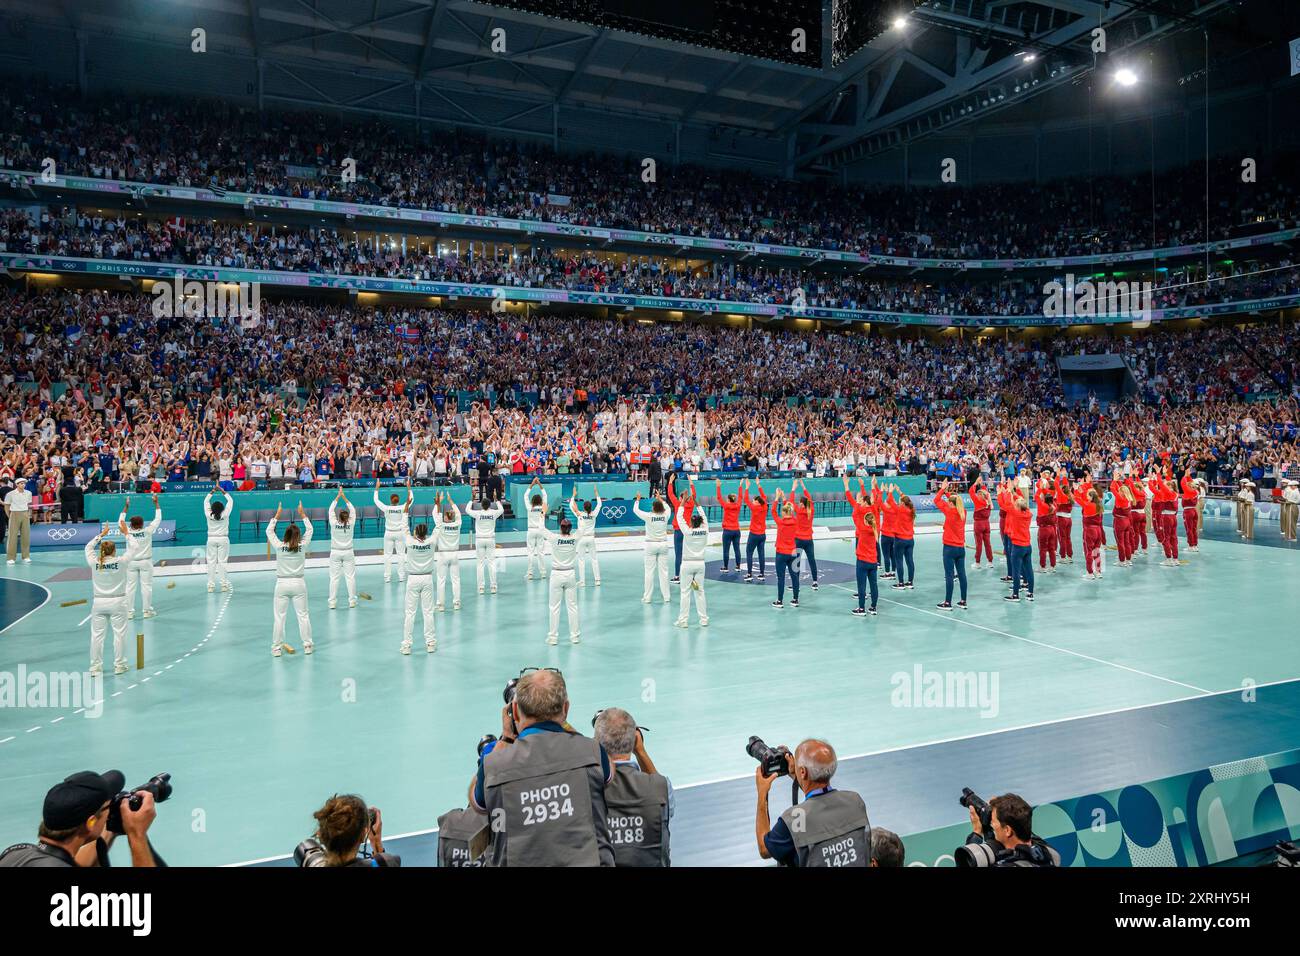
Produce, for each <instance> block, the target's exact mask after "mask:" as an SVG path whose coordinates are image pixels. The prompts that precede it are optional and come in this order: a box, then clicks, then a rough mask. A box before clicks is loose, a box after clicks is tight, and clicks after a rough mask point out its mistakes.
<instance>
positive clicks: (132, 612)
mask: <svg viewBox="0 0 1300 956" xmlns="http://www.w3.org/2000/svg"><path fill="white" fill-rule="evenodd" d="M9 563H10V564H13V562H12V561H10V562H9ZM126 619H127V620H128V621H134V620H135V608H131V610H129V611H127V612H126Z"/></svg>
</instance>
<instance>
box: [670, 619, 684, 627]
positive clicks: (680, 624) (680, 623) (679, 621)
mask: <svg viewBox="0 0 1300 956" xmlns="http://www.w3.org/2000/svg"><path fill="white" fill-rule="evenodd" d="M673 624H674V626H676V627H686V624H687V622H686V619H685V618H681V617H679V618H678V619H677V620H675V621H673Z"/></svg>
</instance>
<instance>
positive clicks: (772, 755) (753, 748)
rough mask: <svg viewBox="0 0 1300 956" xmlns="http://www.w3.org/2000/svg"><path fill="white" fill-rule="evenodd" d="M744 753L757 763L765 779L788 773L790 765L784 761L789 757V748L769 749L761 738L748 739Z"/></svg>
mask: <svg viewBox="0 0 1300 956" xmlns="http://www.w3.org/2000/svg"><path fill="white" fill-rule="evenodd" d="M745 753H747V754H749V755H750V756H751V757H753V758H754V759H755V760H757V761H758V762H759V765H760V766H761V767H762V768H763V776H765V777H771V776H777V777H784V776H787V775H788V774H789V773H790V763H789V761H787V760H786V758H787V757H788V756H789V755H790V748H789V747H785V746H780V747H769V746H768V745H767V744H765V743H764V742H763V739H762V738H761V737H750V738H749V743H748V744H746V745H745Z"/></svg>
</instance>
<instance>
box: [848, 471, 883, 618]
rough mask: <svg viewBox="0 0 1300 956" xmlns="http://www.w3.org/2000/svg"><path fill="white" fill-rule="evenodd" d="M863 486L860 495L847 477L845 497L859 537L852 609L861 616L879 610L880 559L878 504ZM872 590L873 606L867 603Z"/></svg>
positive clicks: (856, 536) (857, 540) (855, 536)
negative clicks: (877, 608) (878, 571)
mask: <svg viewBox="0 0 1300 956" xmlns="http://www.w3.org/2000/svg"><path fill="white" fill-rule="evenodd" d="M858 487H859V488H860V489H861V491H860V495H859V496H856V497H855V496H854V494H853V493H852V492H851V491H849V479H848V478H845V479H844V498H845V500H846V501H848V503H849V506H850V507H851V508H852V509H853V532H854V538H855V540H856V547H855V549H854V557H855V558H856V559H857V561H856V576H857V582H858V592H857V594H858V606H857V607H856V608H855V609H854V611H853V613H854V614H856V615H858V616H862V615H864V614H875V613H876V602H877V601H878V600H879V598H880V588H879V585H878V583H877V580H876V569H877V562H878V561H879V560H880V547H879V537H880V535H879V527H880V525H879V522H878V521H877V520H876V509H875V506H874V505H873V504H872V503H871V501H870V500H869V499H868V500H862V499H865V498H867V494H866V489H865V488H864V487H863V486H862V482H861V480H859V481H858ZM868 591H870V594H871V607H869V608H868V607H867V593H868Z"/></svg>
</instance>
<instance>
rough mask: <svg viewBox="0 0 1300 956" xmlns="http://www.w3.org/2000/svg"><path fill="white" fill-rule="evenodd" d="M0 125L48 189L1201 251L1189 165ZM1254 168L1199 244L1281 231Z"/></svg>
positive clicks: (315, 118)
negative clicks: (898, 183)
mask: <svg viewBox="0 0 1300 956" xmlns="http://www.w3.org/2000/svg"><path fill="white" fill-rule="evenodd" d="M0 108H3V109H4V111H5V114H6V116H7V117H8V118H9V122H8V124H7V132H6V135H5V136H4V138H3V141H2V142H0V170H4V169H13V170H25V171H33V170H40V169H41V168H42V163H43V160H44V159H45V158H46V157H49V158H52V159H54V161H55V163H56V168H57V170H58V172H59V173H60V174H73V175H82V176H92V177H97V178H106V179H109V178H111V179H121V180H130V181H135V182H146V183H157V184H166V185H179V186H204V187H211V188H215V189H220V190H228V191H240V192H250V193H260V194H265V195H271V196H296V197H304V198H311V199H321V200H336V201H345V202H367V203H372V204H379V205H387V206H394V207H410V208H416V209H431V210H439V211H443V212H456V213H465V214H471V215H484V216H501V217H505V218H513V219H527V220H544V221H551V222H560V223H571V224H577V225H587V226H600V227H610V228H626V229H640V230H647V231H651V232H661V233H672V234H676V235H687V236H699V237H709V238H717V239H736V240H744V241H752V242H761V243H777V244H786V245H795V246H804V247H814V248H825V249H834V250H845V251H852V252H858V253H872V254H880V255H897V256H926V257H961V258H969V257H980V256H994V257H1020V258H1037V257H1042V256H1063V255H1087V254H1104V253H1112V252H1123V251H1130V250H1140V249H1148V248H1152V247H1153V246H1154V247H1166V246H1173V245H1181V244H1187V243H1195V242H1203V241H1205V239H1206V227H1205V223H1204V222H1203V220H1202V219H1201V217H1200V216H1199V215H1187V214H1184V212H1183V211H1184V210H1199V209H1200V208H1201V206H1202V203H1203V201H1204V189H1205V185H1206V183H1205V178H1206V177H1205V166H1204V165H1203V164H1196V163H1193V164H1191V165H1188V166H1182V167H1177V168H1174V169H1171V170H1168V171H1164V172H1161V173H1159V174H1158V175H1156V176H1155V177H1154V179H1153V178H1152V177H1149V176H1135V177H1122V176H1094V177H1089V178H1079V179H1066V180H1059V181H1055V182H1051V183H1043V184H1041V187H1040V188H1036V189H1026V188H1024V187H1023V185H1021V184H1018V183H1017V184H982V185H978V186H973V187H963V189H962V193H961V195H960V196H959V197H958V198H957V199H956V200H954V199H953V197H952V194H951V192H950V190H951V188H952V187H939V186H937V185H936V186H934V187H913V188H909V189H905V190H900V189H895V188H870V187H852V188H848V187H840V186H835V185H828V184H824V183H800V182H793V181H783V180H769V179H765V178H762V177H759V176H756V175H752V174H749V173H743V172H738V171H730V172H728V173H727V174H726V175H725V176H723V175H721V174H719V173H718V172H717V171H714V170H707V169H700V168H692V167H684V168H682V169H681V170H680V171H678V172H674V173H672V174H668V173H666V172H665V174H664V175H662V176H661V177H660V178H659V181H658V182H654V183H645V182H642V180H641V178H640V172H641V167H640V158H639V157H638V158H636V159H635V160H633V159H630V158H624V157H611V156H597V155H568V154H557V153H555V152H553V151H552V150H551V149H549V148H547V147H543V146H537V145H529V144H521V143H508V142H503V141H498V140H489V139H484V138H480V137H478V136H476V135H474V134H472V133H467V132H465V131H458V132H457V133H456V134H455V135H454V136H443V135H435V136H433V137H431V139H430V141H428V142H421V143H419V144H416V143H414V142H412V141H410V139H409V133H406V132H403V131H402V130H401V129H399V128H397V127H394V126H390V125H385V124H382V123H379V122H369V123H359V124H350V123H346V122H341V121H339V120H337V119H333V118H329V117H326V116H324V115H320V114H281V115H272V114H265V113H259V112H256V111H253V110H245V109H240V108H237V107H234V106H232V105H230V104H227V103H212V102H202V101H184V102H183V101H179V100H173V99H167V98H150V97H133V98H131V99H130V100H129V101H125V102H124V101H123V100H122V99H120V98H117V97H113V98H96V97H93V96H81V95H78V94H76V93H75V92H73V91H70V90H67V89H62V88H54V87H46V86H43V85H41V84H24V85H22V86H18V85H13V84H9V85H6V86H4V87H3V89H2V90H0ZM124 130H126V131H129V132H127V133H126V134H125V135H124V133H123V131H124ZM345 158H348V159H355V160H356V163H357V169H358V171H359V172H358V178H357V180H356V182H355V183H344V182H342V181H341V179H340V177H339V173H340V170H341V164H342V161H343V160H344V159H345ZM1270 164H1271V165H1270V170H1269V171H1270V175H1267V176H1264V177H1262V178H1261V180H1260V182H1259V183H1258V185H1257V186H1255V187H1254V188H1251V189H1248V190H1243V189H1237V188H1236V186H1239V185H1240V182H1241V181H1240V166H1239V165H1238V164H1237V161H1236V159H1226V160H1215V161H1212V162H1211V164H1210V189H1211V195H1212V196H1214V197H1216V198H1215V200H1214V202H1215V204H1216V214H1215V216H1214V217H1213V220H1212V222H1211V224H1210V233H1209V238H1210V239H1211V240H1212V241H1213V240H1220V239H1229V238H1235V237H1238V236H1241V235H1253V234H1262V233H1267V232H1270V231H1274V230H1277V229H1284V228H1288V227H1293V226H1294V225H1295V223H1296V222H1297V215H1298V210H1300V196H1297V187H1296V183H1297V182H1300V179H1297V177H1296V176H1295V175H1294V170H1295V168H1296V157H1295V156H1294V155H1282V156H1279V157H1275V158H1273V159H1272V160H1270ZM1153 221H1154V225H1153Z"/></svg>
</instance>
